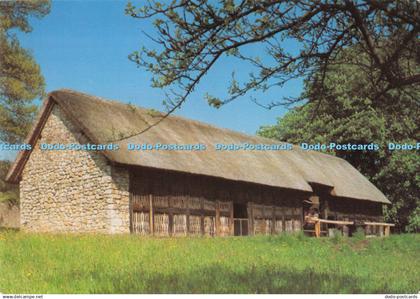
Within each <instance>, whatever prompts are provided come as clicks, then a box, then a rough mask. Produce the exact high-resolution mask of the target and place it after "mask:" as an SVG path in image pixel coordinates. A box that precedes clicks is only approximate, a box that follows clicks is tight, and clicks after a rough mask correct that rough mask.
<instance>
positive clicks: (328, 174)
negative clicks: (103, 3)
mask: <svg viewBox="0 0 420 299" xmlns="http://www.w3.org/2000/svg"><path fill="white" fill-rule="evenodd" d="M54 104H58V106H59V107H60V108H61V109H63V110H64V112H65V113H66V114H67V115H68V116H69V118H70V119H71V120H72V121H73V122H75V123H76V124H77V125H78V126H79V127H80V129H81V130H82V131H83V132H84V133H85V135H86V136H87V137H88V138H89V139H90V140H91V141H92V143H98V144H99V143H108V142H112V141H115V140H119V139H121V138H122V137H125V136H131V135H133V134H135V133H138V132H141V131H143V129H145V128H146V127H148V126H149V124H153V123H155V122H156V121H157V120H158V119H159V118H160V116H161V114H160V113H156V112H154V111H150V110H148V109H143V108H139V107H136V106H133V105H127V104H123V103H121V102H117V101H109V100H104V99H101V98H98V97H94V96H90V95H86V94H83V93H79V92H75V91H71V90H59V91H54V92H51V93H50V94H49V95H48V98H47V99H46V101H45V102H44V106H43V109H42V111H41V112H40V116H39V118H38V120H37V123H36V125H35V126H34V129H33V131H32V133H31V134H30V136H29V137H28V139H27V142H28V143H31V144H34V142H35V141H36V138H37V135H38V134H39V132H40V131H41V130H42V127H43V124H44V123H45V120H46V119H47V117H48V114H49V112H50V111H51V106H52V105H54ZM113 143H117V144H119V145H120V150H118V151H108V152H104V154H105V156H106V157H107V158H108V159H109V160H110V161H112V162H115V163H118V164H124V165H136V166H144V167H153V168H158V169H167V170H174V171H182V172H188V173H193V174H201V175H207V176H213V177H221V178H225V179H229V180H235V181H244V182H252V183H257V184H263V185H269V186H275V187H282V188H288V189H295V190H302V191H308V192H311V191H312V187H311V183H316V184H320V185H325V186H329V187H332V192H331V193H332V194H333V195H335V196H339V197H347V198H355V199H361V200H369V201H375V202H382V203H389V201H388V199H387V198H386V197H385V196H384V195H383V194H382V193H381V191H379V190H378V189H377V188H376V187H375V186H374V185H373V184H372V183H370V182H369V181H368V180H367V179H366V178H365V177H364V176H363V175H362V174H360V173H359V172H358V171H357V170H356V169H355V168H354V167H352V166H351V165H350V164H349V163H348V162H346V161H345V160H343V159H340V158H337V157H333V156H330V155H326V154H323V153H319V152H313V151H303V150H301V149H299V148H298V147H296V146H295V147H294V149H293V150H285V151H243V150H240V151H216V150H215V149H214V147H213V145H214V144H216V143H224V144H240V143H255V144H259V143H263V144H279V142H277V141H274V140H271V139H267V138H262V137H256V136H248V135H245V134H241V133H238V132H234V131H231V130H227V129H220V128H216V127H214V126H211V125H208V124H204V123H201V122H198V121H193V120H188V119H185V118H181V117H177V116H169V117H168V118H166V119H164V120H163V121H162V122H161V123H160V124H159V125H157V126H155V127H153V128H151V129H149V130H147V131H146V132H144V133H142V134H140V135H134V136H132V137H130V138H127V139H122V140H120V141H117V142H113ZM127 143H140V144H143V143H150V144H155V143H162V144H165V143H170V144H173V143H175V144H195V143H203V144H206V145H207V150H205V151H141V152H138V151H128V150H127V146H126V145H127ZM29 154H30V152H21V153H20V154H19V155H18V157H17V159H16V162H15V164H14V166H13V167H12V169H11V170H10V172H9V174H8V180H9V181H12V182H17V181H18V180H19V176H20V173H21V171H22V169H23V167H24V164H25V161H26V159H27V157H28V155H29Z"/></svg>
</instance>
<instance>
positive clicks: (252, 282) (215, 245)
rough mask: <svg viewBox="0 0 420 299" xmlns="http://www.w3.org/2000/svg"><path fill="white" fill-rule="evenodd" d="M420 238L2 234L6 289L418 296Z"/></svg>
mask: <svg viewBox="0 0 420 299" xmlns="http://www.w3.org/2000/svg"><path fill="white" fill-rule="evenodd" d="M419 290H420V235H399V236H391V237H389V238H386V239H381V238H375V239H362V238H350V239H344V238H332V239H327V238H322V239H315V238H308V237H304V236H302V235H298V236H276V237H241V238H197V239H193V238H178V239H169V238H167V239H151V238H139V237H136V236H103V235H45V234H44V235H41V234H25V233H22V232H0V292H3V293H43V294H45V293H418V291H419Z"/></svg>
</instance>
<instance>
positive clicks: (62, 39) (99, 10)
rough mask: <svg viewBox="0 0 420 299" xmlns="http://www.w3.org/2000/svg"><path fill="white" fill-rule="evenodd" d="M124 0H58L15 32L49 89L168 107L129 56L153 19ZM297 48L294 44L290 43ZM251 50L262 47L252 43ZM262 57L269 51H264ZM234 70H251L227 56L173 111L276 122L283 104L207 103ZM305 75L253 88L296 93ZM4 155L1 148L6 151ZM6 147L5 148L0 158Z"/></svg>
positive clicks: (269, 96)
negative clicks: (133, 11) (132, 11)
mask: <svg viewBox="0 0 420 299" xmlns="http://www.w3.org/2000/svg"><path fill="white" fill-rule="evenodd" d="M126 3H127V1H75V0H73V1H53V3H52V8H51V12H50V14H49V15H47V16H46V17H44V18H42V19H32V20H31V25H32V27H33V31H32V32H31V33H28V34H18V36H19V39H20V41H21V44H22V46H23V47H25V48H29V49H31V51H32V53H33V55H34V57H35V59H36V61H37V62H38V63H39V65H40V66H41V70H42V73H43V75H44V77H45V81H46V89H47V91H48V92H49V91H52V90H55V89H59V88H70V89H75V90H78V91H82V92H86V93H89V94H93V95H96V96H101V97H105V98H110V99H116V100H121V101H123V102H127V103H128V102H131V103H133V104H136V105H139V106H142V107H147V108H155V109H158V110H164V108H163V106H162V104H161V103H162V100H163V99H164V92H163V91H162V90H158V89H155V88H152V87H151V86H150V79H151V76H150V74H149V73H147V72H146V71H145V70H144V69H139V68H137V67H136V65H135V64H134V63H133V62H130V61H129V60H128V58H127V56H128V55H129V54H130V53H131V52H133V51H135V50H138V49H140V47H141V46H143V45H145V46H152V45H153V43H152V42H151V41H150V40H149V39H148V38H147V37H146V36H145V35H144V34H143V33H142V31H145V32H147V33H148V34H150V35H152V36H153V35H154V31H153V27H152V26H151V21H150V20H138V19H133V18H131V17H129V16H126V15H125V14H124V8H125V5H126ZM286 46H288V47H290V48H293V47H294V46H295V45H294V44H292V43H291V44H289V45H286ZM249 51H257V52H258V54H260V55H262V53H263V51H262V49H259V47H257V46H255V47H253V48H250V49H249ZM262 58H264V57H262ZM232 71H235V72H236V74H239V77H241V76H244V75H247V74H248V73H249V72H250V69H249V66H248V65H247V64H245V63H244V62H240V61H238V60H234V61H232V59H223V60H222V61H220V62H219V63H218V64H216V65H215V68H214V69H213V70H212V71H211V72H210V73H209V74H208V75H207V77H206V78H205V79H204V80H203V81H202V82H201V84H200V86H199V87H198V88H197V89H196V91H195V92H194V93H193V94H192V95H191V96H190V98H189V100H188V102H187V103H186V104H185V105H184V106H183V107H182V108H181V109H180V110H178V111H177V112H176V113H175V114H177V115H181V116H184V117H187V118H191V119H196V120H199V121H203V122H207V123H211V124H213V125H216V126H219V127H223V128H230V129H233V130H236V131H240V132H244V133H247V134H255V132H256V131H257V130H258V128H259V127H260V126H261V125H267V124H274V123H275V122H276V118H277V117H279V116H281V115H283V114H284V112H285V111H286V110H285V109H284V108H282V107H277V108H275V109H273V110H267V109H264V108H261V107H259V106H257V105H256V104H255V103H253V102H252V101H251V100H250V97H249V96H244V97H243V98H241V99H238V100H236V101H234V102H232V103H229V104H228V105H225V106H223V107H222V108H221V109H215V108H212V107H209V106H208V104H207V102H206V101H205V99H204V95H205V93H206V92H208V93H210V94H212V95H216V96H221V97H223V95H226V88H227V82H228V80H229V79H230V78H231V73H232ZM301 89H302V83H301V82H300V81H296V82H292V83H291V84H288V85H287V86H286V88H283V89H280V88H279V89H271V90H270V91H268V92H266V93H259V94H254V96H256V97H257V98H258V99H259V100H260V101H261V102H266V103H267V102H270V100H276V99H279V98H280V97H281V96H297V95H299V93H300V91H301ZM3 156H4V153H3ZM1 157H2V153H1V152H0V158H1Z"/></svg>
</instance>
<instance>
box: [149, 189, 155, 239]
mask: <svg viewBox="0 0 420 299" xmlns="http://www.w3.org/2000/svg"><path fill="white" fill-rule="evenodd" d="M153 224H154V214H153V197H152V194H149V227H150V229H149V230H150V234H151V235H153V234H154V225H153Z"/></svg>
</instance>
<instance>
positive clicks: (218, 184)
mask: <svg viewBox="0 0 420 299" xmlns="http://www.w3.org/2000/svg"><path fill="white" fill-rule="evenodd" d="M130 192H131V205H130V206H131V231H132V232H133V233H137V234H141V235H148V234H152V235H155V236H187V235H190V236H195V235H197V236H199V235H208V236H214V235H219V236H229V235H233V233H234V219H233V217H234V215H233V202H235V203H242V204H246V205H247V207H248V209H247V211H248V230H247V231H248V232H249V234H274V233H281V232H283V231H286V232H292V231H296V230H300V229H301V226H302V217H303V215H302V200H303V199H304V198H307V197H308V194H307V193H303V192H294V191H290V190H284V189H280V188H273V187H268V186H266V187H265V186H260V185H256V184H247V183H242V182H232V181H227V180H223V179H218V178H210V177H204V176H195V175H191V174H185V173H177V172H170V171H162V170H154V169H147V168H140V169H133V170H132V172H131V176H130Z"/></svg>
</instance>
